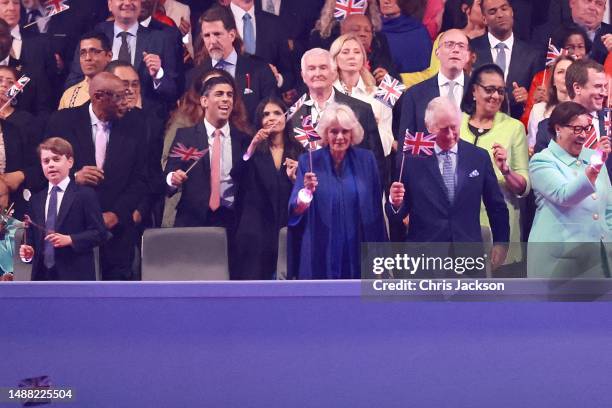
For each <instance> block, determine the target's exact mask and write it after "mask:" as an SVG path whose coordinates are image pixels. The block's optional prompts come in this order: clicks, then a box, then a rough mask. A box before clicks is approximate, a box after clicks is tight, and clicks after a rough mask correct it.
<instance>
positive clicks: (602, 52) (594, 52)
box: [591, 23, 612, 64]
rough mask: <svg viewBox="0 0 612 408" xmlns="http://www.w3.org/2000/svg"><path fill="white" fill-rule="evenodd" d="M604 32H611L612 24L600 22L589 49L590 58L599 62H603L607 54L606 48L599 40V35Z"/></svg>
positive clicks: (602, 34) (604, 33)
mask: <svg viewBox="0 0 612 408" xmlns="http://www.w3.org/2000/svg"><path fill="white" fill-rule="evenodd" d="M606 34H612V25H610V24H606V23H601V27H599V30H597V33H596V34H595V39H594V40H593V48H592V49H591V58H592V59H594V60H595V61H597V62H599V63H600V64H603V63H604V62H605V61H606V57H607V56H608V49H607V48H606V46H605V45H604V43H603V41H602V40H601V37H602V36H604V35H606Z"/></svg>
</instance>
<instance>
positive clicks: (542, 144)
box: [534, 111, 612, 182]
mask: <svg viewBox="0 0 612 408" xmlns="http://www.w3.org/2000/svg"><path fill="white" fill-rule="evenodd" d="M597 116H598V118H599V134H600V135H605V134H606V130H605V128H604V112H603V111H600V112H597ZM548 121H549V118H546V119H543V120H542V121H541V122H540V123H539V124H538V133H537V134H536V144H535V146H534V152H535V153H538V152H541V151H542V150H544V149H546V148H547V147H548V143H550V141H551V140H552V138H553V136H554V135H553V134H552V133H550V132H549V131H548ZM606 168H607V169H608V177H610V182H612V156H609V157H608V160H606Z"/></svg>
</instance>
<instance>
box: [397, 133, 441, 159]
mask: <svg viewBox="0 0 612 408" xmlns="http://www.w3.org/2000/svg"><path fill="white" fill-rule="evenodd" d="M435 141H436V135H435V134H432V135H427V136H425V133H423V132H416V133H415V134H414V135H413V134H412V133H410V132H409V131H407V130H406V136H405V137H404V147H403V151H404V153H405V152H410V154H413V155H415V156H416V155H419V154H421V152H423V154H425V155H427V156H431V155H432V154H433V148H434V144H435Z"/></svg>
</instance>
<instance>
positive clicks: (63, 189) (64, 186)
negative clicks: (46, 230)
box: [45, 177, 70, 226]
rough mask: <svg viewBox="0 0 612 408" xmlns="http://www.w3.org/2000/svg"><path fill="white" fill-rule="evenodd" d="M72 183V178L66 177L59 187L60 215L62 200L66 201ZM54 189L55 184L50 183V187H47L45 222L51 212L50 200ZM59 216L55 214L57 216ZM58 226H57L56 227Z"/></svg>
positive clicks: (58, 203)
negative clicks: (69, 185)
mask: <svg viewBox="0 0 612 408" xmlns="http://www.w3.org/2000/svg"><path fill="white" fill-rule="evenodd" d="M69 183H70V177H66V178H65V179H63V180H62V181H60V182H59V184H58V185H57V186H58V187H59V188H60V190H59V191H58V192H57V214H59V210H60V208H61V207H62V200H63V199H64V193H65V192H66V189H67V188H68V184H69ZM52 188H53V184H51V183H49V187H47V200H46V201H45V220H46V219H47V213H48V212H49V199H50V198H51V189H52ZM57 214H55V215H56V216H57ZM56 226H57V225H56Z"/></svg>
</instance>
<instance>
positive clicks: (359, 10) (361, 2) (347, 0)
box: [334, 0, 368, 20]
mask: <svg viewBox="0 0 612 408" xmlns="http://www.w3.org/2000/svg"><path fill="white" fill-rule="evenodd" d="M366 8H368V0H336V9H335V10H334V18H335V19H337V20H344V19H345V18H347V17H348V16H350V15H351V14H365V12H366Z"/></svg>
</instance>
